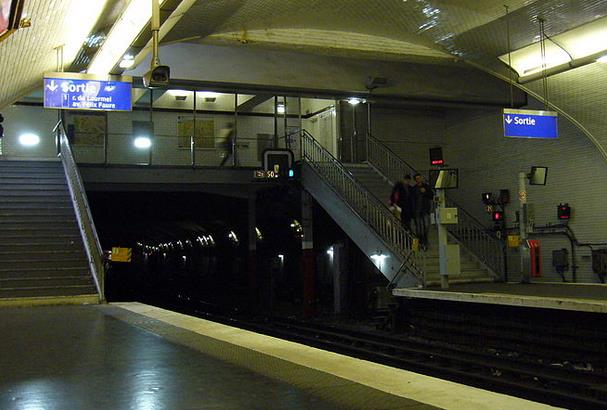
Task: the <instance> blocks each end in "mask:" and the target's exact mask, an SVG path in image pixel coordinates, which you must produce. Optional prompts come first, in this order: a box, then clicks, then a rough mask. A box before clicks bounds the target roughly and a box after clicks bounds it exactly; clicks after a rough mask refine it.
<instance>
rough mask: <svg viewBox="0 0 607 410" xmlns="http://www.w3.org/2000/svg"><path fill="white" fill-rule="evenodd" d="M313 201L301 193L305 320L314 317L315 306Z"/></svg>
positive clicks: (304, 192) (308, 195)
mask: <svg viewBox="0 0 607 410" xmlns="http://www.w3.org/2000/svg"><path fill="white" fill-rule="evenodd" d="M312 212H313V201H312V197H311V196H310V194H309V193H307V192H306V191H302V192H301V219H302V227H303V235H304V236H303V239H302V241H301V248H302V250H301V258H302V269H301V271H302V276H303V305H304V306H303V314H304V317H305V318H310V317H313V316H314V313H315V307H316V306H315V305H316V259H315V257H314V240H313V222H314V221H313V214H312Z"/></svg>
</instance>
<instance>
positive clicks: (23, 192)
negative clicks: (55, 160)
mask: <svg viewBox="0 0 607 410" xmlns="http://www.w3.org/2000/svg"><path fill="white" fill-rule="evenodd" d="M32 197H36V198H41V199H45V198H56V199H58V198H65V199H68V200H69V199H70V191H69V190H68V189H67V188H65V189H62V190H52V191H45V190H40V189H9V190H6V189H3V187H1V186H0V198H1V199H2V200H4V198H32Z"/></svg>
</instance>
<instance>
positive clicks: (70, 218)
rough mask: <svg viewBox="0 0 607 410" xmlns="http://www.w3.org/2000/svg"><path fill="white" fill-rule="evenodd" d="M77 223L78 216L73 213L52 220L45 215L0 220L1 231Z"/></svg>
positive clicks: (16, 216) (18, 216)
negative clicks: (12, 228)
mask: <svg viewBox="0 0 607 410" xmlns="http://www.w3.org/2000/svg"><path fill="white" fill-rule="evenodd" d="M76 223H77V221H76V215H75V214H74V211H72V213H71V215H67V214H65V215H57V214H56V215H54V216H53V217H52V218H49V216H48V215H47V216H44V215H13V216H11V217H10V219H5V218H0V230H2V229H4V228H11V227H23V228H27V227H33V226H41V225H43V226H48V225H53V226H59V227H61V226H65V225H74V226H76V225H75V224H76Z"/></svg>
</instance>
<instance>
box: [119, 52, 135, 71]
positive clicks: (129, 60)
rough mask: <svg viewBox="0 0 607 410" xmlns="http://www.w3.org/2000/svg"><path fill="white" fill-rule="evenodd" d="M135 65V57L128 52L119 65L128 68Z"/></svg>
mask: <svg viewBox="0 0 607 410" xmlns="http://www.w3.org/2000/svg"><path fill="white" fill-rule="evenodd" d="M134 65H135V58H134V57H133V56H132V55H130V54H126V55H125V56H124V57H123V58H122V61H121V62H120V64H119V67H120V68H124V69H127V68H131V67H132V66H134Z"/></svg>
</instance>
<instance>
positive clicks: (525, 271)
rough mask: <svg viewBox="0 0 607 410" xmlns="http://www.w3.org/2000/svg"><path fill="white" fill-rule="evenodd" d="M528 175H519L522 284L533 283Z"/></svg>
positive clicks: (522, 173) (521, 173) (520, 173)
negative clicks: (528, 239) (528, 236)
mask: <svg viewBox="0 0 607 410" xmlns="http://www.w3.org/2000/svg"><path fill="white" fill-rule="evenodd" d="M526 183H527V174H525V173H524V172H519V174H518V198H519V205H520V208H519V217H518V225H519V235H520V237H521V242H520V247H519V251H520V257H521V283H530V282H531V272H530V271H531V255H530V252H529V246H528V245H527V186H526Z"/></svg>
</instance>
